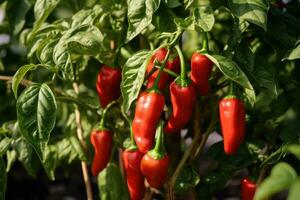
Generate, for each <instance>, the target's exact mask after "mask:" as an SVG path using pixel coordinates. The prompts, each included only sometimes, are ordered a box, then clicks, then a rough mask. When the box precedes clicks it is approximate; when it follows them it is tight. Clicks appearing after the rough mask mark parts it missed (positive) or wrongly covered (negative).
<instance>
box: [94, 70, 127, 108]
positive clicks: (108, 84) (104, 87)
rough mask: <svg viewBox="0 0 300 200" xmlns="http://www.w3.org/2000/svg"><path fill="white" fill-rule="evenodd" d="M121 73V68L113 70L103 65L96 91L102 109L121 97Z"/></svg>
mask: <svg viewBox="0 0 300 200" xmlns="http://www.w3.org/2000/svg"><path fill="white" fill-rule="evenodd" d="M121 73H122V70H121V68H113V67H109V66H107V65H103V66H102V67H101V69H100V71H99V72H98V77H97V82H96V89H97V92H98V96H99V101H100V105H101V107H102V108H105V107H106V106H107V104H109V103H110V102H111V101H113V100H116V99H118V98H119V97H120V95H121V91H120V84H121V80H122V74H121Z"/></svg>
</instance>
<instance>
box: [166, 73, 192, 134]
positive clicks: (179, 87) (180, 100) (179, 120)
mask: <svg viewBox="0 0 300 200" xmlns="http://www.w3.org/2000/svg"><path fill="white" fill-rule="evenodd" d="M170 94H171V102H172V108H173V111H172V115H171V116H170V118H169V120H168V122H167V124H166V126H165V128H164V131H165V132H166V133H175V132H178V131H179V130H180V129H182V128H183V127H184V126H185V125H186V124H187V123H188V121H189V120H190V118H191V116H192V113H193V110H194V106H195V103H196V91H195V88H194V86H193V85H192V84H191V83H188V84H186V85H184V84H180V79H179V78H177V79H176V80H175V81H173V82H172V84H171V85H170Z"/></svg>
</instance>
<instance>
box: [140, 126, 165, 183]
mask: <svg viewBox="0 0 300 200" xmlns="http://www.w3.org/2000/svg"><path fill="white" fill-rule="evenodd" d="M162 126H163V125H162V123H160V125H159V127H158V129H157V133H156V134H157V140H156V144H155V147H154V149H152V150H151V151H149V152H148V153H147V154H145V155H144V156H143V158H142V161H141V171H142V174H144V175H145V177H146V179H147V182H148V183H149V185H150V186H151V187H154V188H159V187H161V186H162V185H163V184H164V183H165V181H166V179H167V176H168V167H169V156H168V155H167V154H166V153H165V150H164V147H163V130H162V129H163V128H162Z"/></svg>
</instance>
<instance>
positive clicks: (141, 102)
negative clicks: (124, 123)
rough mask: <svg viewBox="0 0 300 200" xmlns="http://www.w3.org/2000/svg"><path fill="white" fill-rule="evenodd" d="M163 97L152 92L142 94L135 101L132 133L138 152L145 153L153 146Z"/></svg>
mask: <svg viewBox="0 0 300 200" xmlns="http://www.w3.org/2000/svg"><path fill="white" fill-rule="evenodd" d="M164 104H165V97H164V96H163V95H162V94H161V93H159V92H157V91H155V90H152V91H150V92H148V91H145V92H142V93H141V94H140V96H139V98H138V100H137V103H136V108H135V114H134V119H133V122H132V131H133V134H134V140H135V142H136V145H137V147H138V149H139V150H140V152H142V153H146V152H147V151H148V150H149V149H150V148H151V147H152V145H153V140H154V135H155V130H156V125H157V123H158V121H159V119H160V116H161V114H162V112H163V108H164Z"/></svg>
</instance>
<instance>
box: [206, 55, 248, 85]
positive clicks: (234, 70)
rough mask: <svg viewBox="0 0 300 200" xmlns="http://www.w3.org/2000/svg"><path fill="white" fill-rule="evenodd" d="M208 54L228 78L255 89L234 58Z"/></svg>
mask: <svg viewBox="0 0 300 200" xmlns="http://www.w3.org/2000/svg"><path fill="white" fill-rule="evenodd" d="M206 56H207V57H208V58H209V59H210V60H211V61H212V62H213V63H214V64H215V65H216V66H217V67H218V68H219V69H220V71H221V72H222V73H223V74H224V75H225V76H226V77H227V78H229V79H231V80H233V81H235V82H236V83H238V84H239V85H241V86H242V87H244V88H247V89H250V90H253V87H252V85H251V83H250V82H249V80H248V78H247V76H246V75H245V74H244V72H243V71H242V70H241V69H240V68H239V66H238V65H237V64H236V63H235V62H234V61H233V60H231V59H230V58H226V57H223V56H220V55H208V54H206Z"/></svg>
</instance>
